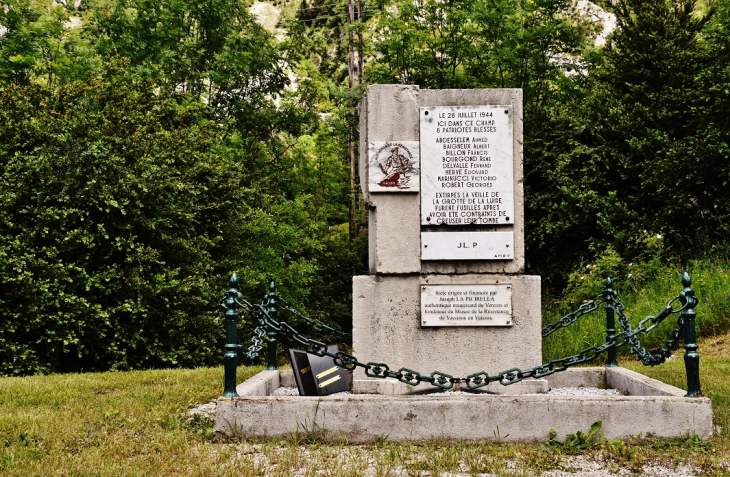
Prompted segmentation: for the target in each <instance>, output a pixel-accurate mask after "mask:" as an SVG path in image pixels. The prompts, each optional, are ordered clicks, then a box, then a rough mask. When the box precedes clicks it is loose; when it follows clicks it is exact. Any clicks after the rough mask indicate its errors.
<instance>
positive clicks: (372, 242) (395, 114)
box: [359, 85, 525, 274]
mask: <svg viewBox="0 0 730 477" xmlns="http://www.w3.org/2000/svg"><path fill="white" fill-rule="evenodd" d="M473 105H506V106H509V108H510V111H511V113H510V116H513V122H512V126H513V139H512V150H513V157H514V161H513V164H512V167H513V170H512V181H513V185H512V187H513V196H514V214H513V215H514V217H513V220H514V223H513V224H509V225H498V226H494V225H470V226H468V227H469V231H474V232H493V231H511V232H513V233H514V249H513V254H514V258H513V259H512V260H508V259H507V260H454V261H451V260H434V261H424V262H422V261H421V246H420V232H421V231H423V232H429V231H430V232H434V231H440V229H439V227H446V226H438V225H434V226H429V225H424V226H423V230H422V228H421V220H420V215H421V213H420V211H421V200H420V194H417V193H413V194H398V193H388V192H378V193H372V194H371V193H370V192H371V191H370V184H371V183H372V180H371V178H370V167H369V164H370V162H369V160H370V159H369V144H370V143H378V142H387V141H392V142H406V141H419V138H420V122H419V114H420V108H421V107H436V106H462V107H463V106H473ZM522 126H523V125H522V90H520V89H471V90H421V89H419V88H418V87H417V86H412V85H372V86H369V87H368V90H367V94H366V95H365V98H364V99H363V103H362V108H361V116H360V160H359V165H360V169H359V172H360V183H361V187H362V192H363V196H364V198H365V201H366V203H367V205H368V209H369V269H370V273H379V274H408V273H446V274H449V273H522V272H523V271H524V266H525V258H524V212H523V208H524V205H523V201H524V199H523V187H522V182H523V172H522ZM421 162H423V161H422V160H421ZM373 180H374V179H373ZM480 198H481V197H480ZM480 205H482V204H480ZM511 219H512V218H511ZM459 227H464V226H459Z"/></svg>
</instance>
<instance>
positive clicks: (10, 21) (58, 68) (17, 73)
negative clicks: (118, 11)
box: [0, 0, 98, 87]
mask: <svg viewBox="0 0 730 477" xmlns="http://www.w3.org/2000/svg"><path fill="white" fill-rule="evenodd" d="M72 13H76V14H78V12H76V11H75V10H73V9H72V8H67V7H66V6H65V5H57V4H53V3H51V2H50V1H40V2H31V1H30V0H5V1H0V31H3V30H4V33H3V34H1V35H0V82H12V83H15V84H30V83H31V82H38V83H41V84H45V85H48V86H50V87H55V86H57V85H59V84H64V83H68V82H70V81H73V80H76V79H80V78H84V77H85V76H87V75H88V74H89V73H90V72H92V71H94V70H95V69H97V68H98V61H97V58H96V56H95V54H94V53H93V51H92V50H91V48H90V47H89V44H88V42H87V41H85V40H84V39H83V38H82V37H81V29H80V28H77V27H74V26H71V23H72V22H71V20H72ZM76 18H77V19H79V17H76Z"/></svg>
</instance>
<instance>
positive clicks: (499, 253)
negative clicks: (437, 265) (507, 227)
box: [421, 232, 515, 260]
mask: <svg viewBox="0 0 730 477" xmlns="http://www.w3.org/2000/svg"><path fill="white" fill-rule="evenodd" d="M514 242H515V235H514V232H421V260H514V248H515V244H514Z"/></svg>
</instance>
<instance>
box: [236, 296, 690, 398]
mask: <svg viewBox="0 0 730 477" xmlns="http://www.w3.org/2000/svg"><path fill="white" fill-rule="evenodd" d="M682 298H683V297H682V296H681V295H680V296H677V297H675V298H673V299H672V300H671V301H670V302H669V303H668V304H667V306H666V307H664V309H662V311H660V312H659V313H657V314H656V315H652V316H648V317H646V318H645V319H643V320H642V321H641V322H640V323H639V325H638V327H637V328H635V329H634V328H632V326H631V324H630V323H629V320H628V317H627V316H626V315H625V314H624V312H623V310H624V308H625V307H624V305H623V303H621V300H620V299H619V298H618V294H616V292H614V291H613V290H610V289H609V290H606V291H605V292H604V293H602V294H601V295H600V296H599V297H597V298H596V299H595V300H592V301H591V302H590V303H586V304H584V305H581V307H580V308H579V309H578V310H576V311H575V312H573V313H570V314H568V315H566V316H565V317H563V318H561V319H560V320H559V321H557V322H555V323H553V324H551V325H548V326H547V327H545V328H544V329H543V336H547V335H549V334H550V333H552V332H553V331H555V330H557V329H559V328H563V327H566V326H570V324H572V323H575V321H577V320H578V319H579V318H580V317H581V316H583V315H585V314H587V313H590V312H591V311H594V310H596V309H597V308H598V306H599V305H600V304H602V303H605V304H606V306H607V307H609V308H611V309H613V311H614V312H615V313H616V314H617V315H618V320H619V324H620V325H621V328H622V330H623V331H622V332H621V333H618V334H616V335H615V336H614V337H613V339H612V340H610V341H607V342H606V343H604V344H602V345H600V346H591V347H588V348H585V349H584V350H582V351H580V352H579V353H578V354H575V355H572V356H566V357H564V358H561V359H556V360H553V361H550V362H548V363H544V364H541V365H538V366H535V367H533V368H530V369H527V370H522V369H520V368H511V369H508V370H506V371H502V372H500V373H498V374H496V375H494V376H490V375H489V374H487V373H486V372H485V371H480V372H478V373H474V374H470V375H468V376H467V377H465V378H458V377H454V376H451V375H449V374H446V373H442V372H440V371H434V372H432V373H431V374H430V375H424V374H421V373H419V372H418V371H414V370H412V369H408V368H400V369H398V370H397V371H392V370H391V369H390V367H389V366H388V365H387V364H385V363H374V362H368V363H362V362H360V361H358V359H357V358H356V357H355V356H353V355H351V354H348V353H345V352H342V351H338V352H336V353H332V352H330V351H328V350H327V345H326V344H325V343H323V342H321V341H317V340H314V339H310V338H307V337H305V336H303V335H301V334H300V333H299V332H298V331H297V330H295V329H294V328H293V327H292V326H291V325H289V324H288V323H286V322H284V321H277V320H275V319H273V318H272V317H271V316H270V315H269V313H268V312H267V310H266V307H265V306H263V305H251V304H250V303H248V302H246V301H245V300H244V303H245V305H244V304H243V303H239V304H240V305H241V307H243V308H245V309H246V310H247V311H249V312H250V313H251V314H252V315H253V316H254V317H255V318H256V319H257V320H258V321H259V324H260V326H259V327H257V328H256V330H255V331H254V333H255V336H254V337H253V338H252V342H253V345H252V346H251V347H250V348H249V352H248V353H246V354H247V355H249V354H252V353H253V352H254V351H255V352H256V353H258V351H259V350H260V349H261V347H260V344H261V342H262V341H263V337H264V336H265V331H264V329H265V328H269V329H273V330H274V331H276V332H277V334H278V335H279V336H280V337H281V339H282V340H283V341H284V342H286V343H287V344H288V345H289V346H291V347H294V346H296V347H299V348H302V349H304V350H305V351H306V352H307V353H311V354H314V355H316V356H320V357H324V356H328V357H330V358H332V359H333V361H334V363H335V364H336V365H337V366H339V367H342V368H344V369H348V370H354V369H355V368H357V367H361V368H364V371H365V375H366V376H368V377H371V378H393V379H397V380H398V381H400V382H402V383H405V384H409V385H411V386H417V385H418V384H421V383H429V384H432V385H434V386H438V387H440V388H443V389H451V388H453V387H454V385H455V384H459V383H465V384H466V386H467V387H468V388H469V389H478V388H481V387H484V386H487V385H489V384H490V383H493V382H499V383H500V384H502V385H503V386H509V385H511V384H515V383H518V382H520V381H522V380H524V379H528V378H542V377H545V376H549V375H551V374H553V373H557V372H560V371H565V370H566V369H568V368H569V367H572V366H576V365H579V364H583V363H587V362H590V361H593V360H595V359H596V358H598V357H599V356H600V355H601V354H602V353H604V352H605V351H607V350H608V349H609V348H611V347H614V346H615V347H616V348H620V347H622V346H624V345H626V344H630V345H631V352H632V353H633V354H635V355H636V358H637V360H640V361H641V362H642V363H643V364H645V365H648V366H654V365H656V364H660V363H663V362H664V361H665V360H666V358H667V357H669V356H671V352H672V351H674V350H676V349H677V348H678V347H679V338H680V336H681V331H682V329H683V325H684V322H683V318H682V316H681V315H680V316H679V318H678V320H677V327H676V328H674V330H673V331H672V333H671V335H670V339H668V340H667V346H666V347H665V348H662V349H661V350H660V351H659V352H658V353H656V354H652V353H649V352H648V351H646V350H645V349H644V348H642V347H641V342H640V341H639V340H638V339H637V335H638V334H639V333H647V332H649V331H651V330H653V329H654V328H656V327H657V326H658V325H659V324H660V323H661V322H662V321H663V320H664V319H666V318H667V317H668V316H669V315H671V314H674V313H680V312H682V311H684V310H685V309H687V308H690V307H693V306H695V305H696V304H697V300H696V299H695V298H693V299H691V300H690V299H685V303H684V304H683V306H682V307H681V308H680V309H678V310H675V309H674V308H673V307H672V303H674V302H675V301H676V300H678V299H682ZM237 302H238V301H237ZM286 309H287V311H290V312H292V313H294V314H295V315H297V316H299V317H300V318H303V319H304V320H305V321H307V322H308V323H310V324H312V325H314V326H315V329H317V327H319V331H326V332H329V333H330V334H332V335H334V336H337V335H339V336H349V337H350V338H351V335H349V334H347V333H343V332H340V331H338V330H335V329H334V328H331V327H329V326H327V325H325V324H324V323H322V322H320V321H319V320H315V319H312V318H307V317H305V316H304V315H302V314H301V313H299V312H297V311H296V310H294V309H292V308H291V307H290V306H288V305H287V307H286ZM648 322H651V324H650V325H649V326H646V323H648ZM545 330H548V332H547V334H546V331H545ZM332 331H334V332H337V333H332ZM256 348H258V349H256Z"/></svg>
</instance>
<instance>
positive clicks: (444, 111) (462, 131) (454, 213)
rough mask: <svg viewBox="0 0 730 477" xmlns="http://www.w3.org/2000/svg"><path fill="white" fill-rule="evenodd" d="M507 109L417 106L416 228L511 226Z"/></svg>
mask: <svg viewBox="0 0 730 477" xmlns="http://www.w3.org/2000/svg"><path fill="white" fill-rule="evenodd" d="M511 110H512V106H511V105H485V106H431V107H421V113H420V117H421V129H420V134H421V135H420V137H421V158H422V159H421V164H422V166H421V225H441V224H447V225H473V224H480V225H481V224H489V225H498V224H513V223H514V220H515V218H514V193H513V189H514V181H513V175H514V165H513V162H514V153H513V147H514V138H513V127H512V122H513V119H514V116H513V114H511Z"/></svg>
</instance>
